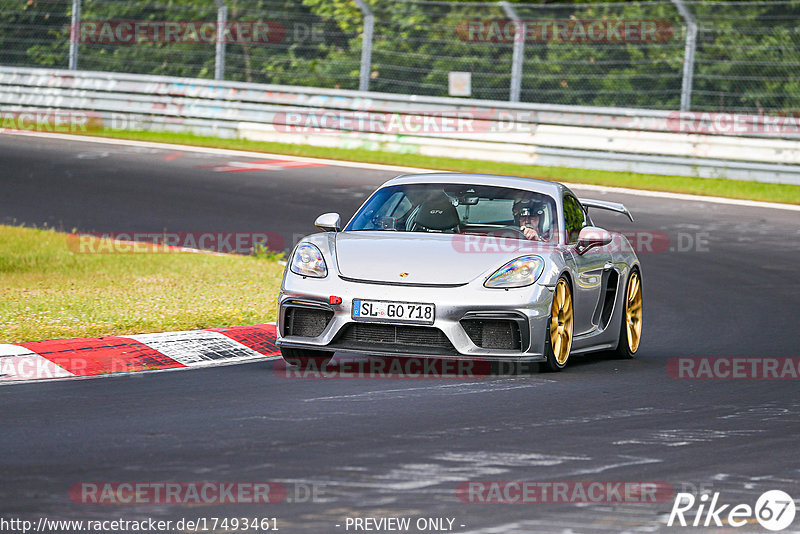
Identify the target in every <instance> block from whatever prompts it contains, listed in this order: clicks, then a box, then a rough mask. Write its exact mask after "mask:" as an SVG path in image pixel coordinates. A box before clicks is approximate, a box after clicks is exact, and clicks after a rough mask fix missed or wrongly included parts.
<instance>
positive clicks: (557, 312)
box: [550, 278, 572, 367]
mask: <svg viewBox="0 0 800 534" xmlns="http://www.w3.org/2000/svg"><path fill="white" fill-rule="evenodd" d="M550 347H551V348H552V350H553V356H555V359H556V362H557V363H558V365H559V366H560V367H563V366H564V365H566V363H567V358H569V350H570V348H571V347H572V295H571V294H570V290H569V285H568V284H567V281H566V280H564V279H563V278H562V279H560V280H559V281H558V284H556V291H555V294H554V295H553V307H552V309H551V311H550Z"/></svg>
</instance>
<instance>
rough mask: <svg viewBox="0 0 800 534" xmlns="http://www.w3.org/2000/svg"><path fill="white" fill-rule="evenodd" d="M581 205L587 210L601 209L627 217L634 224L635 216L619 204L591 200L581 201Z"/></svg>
mask: <svg viewBox="0 0 800 534" xmlns="http://www.w3.org/2000/svg"><path fill="white" fill-rule="evenodd" d="M580 203H581V204H582V205H583V206H584V207H586V208H599V209H601V210H609V211H615V212H617V213H621V214H623V215H627V217H628V218H629V219H630V220H631V222H633V215H631V212H629V211H628V208H626V207H625V206H623V205H622V204H619V203H617V202H607V201H605V200H592V199H590V198H582V199H580Z"/></svg>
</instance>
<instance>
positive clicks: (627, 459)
mask: <svg viewBox="0 0 800 534" xmlns="http://www.w3.org/2000/svg"><path fill="white" fill-rule="evenodd" d="M617 457H618V458H622V459H623V460H622V461H621V462H616V463H612V464H605V465H600V466H597V467H587V468H585V469H578V470H575V471H569V472H567V473H562V474H560V475H559V476H561V477H564V478H566V477H574V476H579V475H594V474H597V473H602V472H604V471H608V470H609V469H617V468H619V467H629V466H631V465H645V464H657V463H660V462H663V461H664V460H660V459H658V458H642V457H639V456H628V455H623V454H620V455H618V456H617Z"/></svg>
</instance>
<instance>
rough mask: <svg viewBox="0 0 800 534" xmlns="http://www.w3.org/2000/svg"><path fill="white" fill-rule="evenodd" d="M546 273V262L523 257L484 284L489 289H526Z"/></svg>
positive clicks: (507, 265)
mask: <svg viewBox="0 0 800 534" xmlns="http://www.w3.org/2000/svg"><path fill="white" fill-rule="evenodd" d="M542 271H544V260H543V259H542V258H540V257H539V256H523V257H521V258H517V259H516V260H512V261H510V262H508V263H506V264H505V265H503V266H502V267H500V268H499V269H497V271H495V272H494V274H493V275H492V276H490V277H489V278H487V279H486V281H485V282H484V283H483V285H484V286H485V287H489V288H509V287H525V286H529V285H531V284H533V283H534V282H536V280H538V279H539V277H540V276H541V275H542Z"/></svg>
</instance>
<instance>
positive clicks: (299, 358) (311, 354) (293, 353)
mask: <svg viewBox="0 0 800 534" xmlns="http://www.w3.org/2000/svg"><path fill="white" fill-rule="evenodd" d="M281 356H283V360H284V361H285V362H286V363H288V364H289V365H294V366H296V367H299V368H300V369H322V368H323V367H325V365H326V364H327V363H328V362H329V361H330V360H331V358H332V357H333V353H331V352H326V351H323V350H309V349H290V348H288V347H281Z"/></svg>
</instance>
